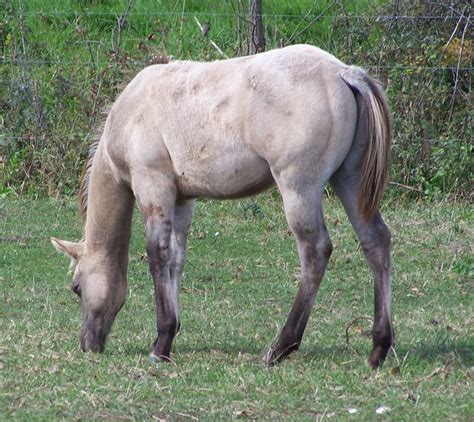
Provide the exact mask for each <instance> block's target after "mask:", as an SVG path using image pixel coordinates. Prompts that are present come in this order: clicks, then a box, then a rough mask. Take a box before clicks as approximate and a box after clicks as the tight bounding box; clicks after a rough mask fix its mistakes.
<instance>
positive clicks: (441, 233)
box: [0, 191, 474, 421]
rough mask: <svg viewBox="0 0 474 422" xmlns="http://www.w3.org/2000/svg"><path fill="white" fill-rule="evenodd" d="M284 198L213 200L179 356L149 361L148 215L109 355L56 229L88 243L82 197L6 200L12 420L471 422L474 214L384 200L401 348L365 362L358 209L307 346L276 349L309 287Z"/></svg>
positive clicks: (339, 240) (199, 232)
mask: <svg viewBox="0 0 474 422" xmlns="http://www.w3.org/2000/svg"><path fill="white" fill-rule="evenodd" d="M280 202H281V201H280V198H279V196H278V194H277V192H276V191H270V192H268V193H266V194H264V195H262V196H259V197H257V198H253V199H248V200H244V201H233V202H217V201H203V202H199V203H198V207H197V210H196V215H195V219H194V224H193V227H192V230H191V233H190V239H189V255H188V262H187V265H186V267H185V273H184V276H183V280H182V286H181V309H182V327H181V331H180V332H179V334H178V336H177V338H176V340H175V343H174V353H173V355H172V356H173V363H170V364H164V363H160V364H150V363H149V361H148V353H149V351H150V346H151V343H152V342H153V340H154V338H155V318H156V316H155V315H156V314H155V305H154V300H153V286H152V281H151V278H150V276H149V274H148V269H147V263H146V259H145V256H144V250H145V248H144V237H143V229H142V225H141V220H140V216H139V215H135V220H136V222H135V226H134V235H133V241H132V249H131V256H130V259H131V260H130V269H129V284H128V297H127V302H126V304H125V307H124V308H123V309H122V311H121V312H120V314H119V315H118V317H117V320H116V324H115V325H114V328H113V330H112V333H111V335H110V337H109V342H108V346H107V348H106V351H105V353H104V354H84V353H82V352H80V351H79V344H78V334H79V327H80V321H81V315H80V304H79V299H78V298H77V297H76V296H75V295H74V294H73V293H72V292H71V291H70V282H71V275H70V274H69V275H68V274H67V268H68V265H69V262H68V260H67V259H66V258H64V257H63V256H61V255H59V254H58V253H57V252H56V251H55V250H54V249H53V247H52V246H51V244H50V243H49V237H50V236H56V237H59V238H65V239H70V240H73V239H78V238H80V236H81V227H80V223H79V219H78V217H77V214H76V203H75V202H74V201H73V200H53V199H38V200H32V199H12V198H7V199H5V198H4V199H2V201H1V203H0V216H1V226H2V227H1V244H0V248H1V249H0V267H1V268H0V281H1V290H0V300H1V309H0V316H1V332H0V353H1V366H0V369H1V379H0V382H1V393H0V394H1V395H0V397H1V411H0V413H1V418H2V419H17V420H50V419H68V420H74V419H81V420H93V419H99V418H104V419H110V420H130V419H143V420H187V419H191V420H196V419H199V420H206V419H232V418H236V419H237V418H242V419H272V420H326V419H333V420H344V419H350V420H363V421H367V420H401V421H407V420H420V421H432V420H472V419H473V418H474V398H473V391H474V389H473V387H472V384H473V375H474V341H473V327H474V314H473V287H474V285H473V259H472V255H473V250H472V245H473V215H472V205H471V204H468V203H453V202H429V203H424V202H410V203H407V202H405V203H401V202H398V201H396V200H386V201H385V202H384V207H383V213H384V216H385V218H386V220H387V222H388V224H389V226H390V227H391V230H392V233H393V267H394V271H393V314H394V327H395V330H396V341H397V344H396V347H395V353H390V355H389V357H388V360H387V362H386V364H385V365H384V367H383V368H382V369H380V370H377V371H372V370H371V369H369V368H368V366H367V365H366V358H367V356H368V354H369V352H370V348H371V338H370V329H371V318H372V314H373V290H372V281H371V277H370V275H369V272H368V270H367V267H366V264H365V261H364V259H363V256H362V254H361V251H360V250H359V247H358V243H357V241H356V238H355V235H354V234H353V232H352V229H351V227H350V225H349V223H348V222H347V219H346V217H345V214H344V212H343V210H342V209H341V207H340V206H339V204H338V203H337V201H336V200H335V199H333V198H330V197H328V198H326V199H325V215H326V220H327V226H328V229H329V231H330V234H331V237H332V240H333V243H334V253H333V256H332V258H331V260H330V264H329V267H328V270H327V273H326V277H325V279H324V280H323V283H322V286H321V289H320V292H319V295H318V298H317V301H316V304H315V306H314V309H313V314H312V317H311V319H310V323H309V325H308V327H307V330H306V334H305V337H304V341H303V343H302V346H301V348H300V350H299V351H298V352H297V353H296V354H294V355H293V356H292V357H291V358H290V359H289V360H287V361H285V362H283V363H282V364H280V365H279V366H276V367H274V368H267V367H265V366H263V365H262V364H261V357H262V355H263V353H264V352H265V351H266V349H267V347H268V346H269V345H270V344H271V342H272V341H273V339H274V337H275V336H276V334H277V333H278V331H279V328H280V327H281V326H282V324H283V323H284V321H285V318H286V316H287V314H288V312H289V309H290V307H291V304H292V300H293V297H294V295H295V293H296V289H297V285H298V260H297V257H296V251H295V245H294V242H293V239H292V236H291V234H290V232H289V231H288V228H287V226H286V223H285V218H284V215H283V212H282V210H281V204H280Z"/></svg>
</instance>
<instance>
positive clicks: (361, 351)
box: [124, 336, 474, 367]
mask: <svg viewBox="0 0 474 422" xmlns="http://www.w3.org/2000/svg"><path fill="white" fill-rule="evenodd" d="M239 340H241V341H239ZM400 343H401V344H400V345H399V346H398V345H395V347H394V349H393V350H392V351H391V352H390V353H389V357H388V359H393V360H394V361H395V362H396V363H397V366H398V364H407V363H409V362H417V361H425V362H430V363H434V362H439V361H449V360H452V359H454V358H456V359H457V360H458V361H459V362H460V363H461V364H462V365H465V366H467V367H472V366H474V348H473V347H472V345H471V344H470V343H469V339H468V338H456V339H449V341H447V339H446V337H442V336H438V337H436V336H434V337H432V338H430V339H429V340H426V341H423V342H419V343H417V344H413V345H410V344H406V343H403V342H400ZM270 346H271V345H270V344H265V345H263V344H262V343H261V342H256V341H255V342H251V341H249V339H247V338H244V337H242V338H241V339H236V338H234V339H233V341H232V342H229V341H225V340H223V341H211V342H206V343H203V342H202V343H193V342H191V341H186V342H185V343H180V342H179V340H178V341H177V342H176V344H175V347H174V351H173V355H175V356H176V355H180V354H183V355H190V354H200V355H203V354H204V355H205V354H207V355H209V356H217V358H218V359H219V360H225V361H228V362H229V363H232V362H248V363H255V364H260V363H262V362H263V357H264V355H265V353H266V352H267V350H268V349H269V348H270ZM151 347H152V346H151V342H150V345H149V346H148V347H146V346H138V345H129V346H126V347H125V349H124V352H125V353H126V354H129V355H142V356H146V355H148V354H149V353H150V351H151ZM369 353H370V343H368V344H367V345H365V346H360V347H359V348H354V347H353V346H352V345H349V344H347V343H346V342H344V341H341V343H340V344H338V345H335V346H334V345H331V346H324V345H321V344H313V345H311V344H310V345H308V344H304V342H303V344H302V346H301V347H300V350H299V351H298V353H297V354H295V355H294V357H293V358H292V359H293V360H301V361H304V362H308V361H317V360H335V361H336V360H338V359H339V358H340V357H341V356H342V357H344V359H346V358H347V359H351V358H354V357H355V358H356V360H357V359H360V361H361V362H365V360H366V359H367V357H368V356H369Z"/></svg>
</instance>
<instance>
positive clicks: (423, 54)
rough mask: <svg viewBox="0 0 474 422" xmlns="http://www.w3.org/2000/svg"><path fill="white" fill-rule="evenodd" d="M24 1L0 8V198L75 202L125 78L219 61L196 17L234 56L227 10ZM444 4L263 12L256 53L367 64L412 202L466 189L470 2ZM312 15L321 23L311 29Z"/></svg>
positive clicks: (398, 174)
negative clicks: (154, 64) (95, 136)
mask: <svg viewBox="0 0 474 422" xmlns="http://www.w3.org/2000/svg"><path fill="white" fill-rule="evenodd" d="M25 3H26V2H25ZM27 3H28V4H27V8H26V9H25V10H21V9H20V8H19V7H18V6H17V5H16V4H15V5H13V4H12V3H5V4H6V7H5V9H4V10H3V11H2V12H0V13H1V14H2V20H1V22H2V23H1V24H0V44H1V48H2V57H3V58H4V63H2V65H1V71H2V73H1V80H2V90H1V92H0V166H1V174H2V181H1V185H0V186H1V187H0V189H1V191H0V193H1V192H4V193H5V192H17V193H23V192H31V193H38V192H44V193H47V194H49V195H57V194H70V193H73V192H75V191H76V189H77V186H78V179H79V176H80V173H81V168H82V164H83V162H84V160H85V158H86V156H87V151H88V146H89V142H90V135H89V134H90V133H91V132H92V131H93V130H92V128H93V127H94V126H95V125H96V124H97V120H98V119H99V116H100V111H101V110H102V109H103V107H104V106H105V105H106V104H108V103H109V102H111V101H112V100H113V99H114V98H115V96H116V95H117V92H118V91H119V90H120V86H121V85H122V84H123V80H126V79H127V78H128V76H127V75H129V74H133V73H135V72H136V71H137V70H139V69H140V68H142V67H144V66H145V65H147V64H148V63H150V61H152V60H153V58H154V57H156V56H158V55H160V54H162V53H163V52H167V53H168V54H172V55H174V56H177V57H179V58H185V59H195V60H214V59H218V58H221V57H220V55H219V53H218V52H217V51H216V50H215V49H214V48H213V47H212V45H211V44H210V43H209V41H208V39H207V38H205V37H203V36H202V34H201V33H200V31H199V30H198V28H197V25H196V23H195V21H194V14H196V16H197V17H198V18H199V19H200V20H201V21H202V22H206V21H208V22H209V23H210V24H211V31H210V34H209V35H210V37H211V38H212V39H213V40H214V41H216V43H217V44H218V45H219V46H220V47H221V48H222V49H223V50H224V52H225V54H227V55H228V56H234V55H236V54H238V53H245V43H246V30H245V29H246V28H245V25H246V24H245V20H244V19H241V20H240V21H239V24H240V28H241V32H240V34H239V33H237V28H238V26H237V19H236V17H235V15H234V13H235V11H236V10H237V9H238V7H241V6H242V3H241V2H238V1H233V2H216V4H211V3H210V2H208V4H206V6H207V7H203V6H202V3H201V2H199V1H192V0H189V1H187V2H186V3H185V4H186V10H185V12H186V13H184V14H183V13H182V9H181V6H182V5H180V3H179V2H174V1H173V2H171V1H170V2H160V4H158V5H154V6H153V7H154V9H151V5H150V2H146V1H139V0H136V1H135V2H134V3H133V7H132V8H131V9H130V10H129V9H128V7H127V3H124V2H123V1H119V0H101V1H99V0H97V1H94V2H92V3H91V5H90V7H89V8H88V9H85V8H84V7H83V6H81V5H82V4H83V3H82V2H75V1H73V0H67V1H64V2H63V3H62V7H63V10H67V11H68V12H67V13H58V11H57V10H56V8H55V6H54V5H53V6H51V5H50V4H49V2H45V1H44V0H31V1H29V2H27ZM374 3H375V4H376V5H377V4H378V6H377V7H376V8H372V7H371V6H370V4H374ZM444 3H446V2H431V1H428V0H411V1H409V0H398V1H393V2H392V1H386V0H385V1H384V0H380V1H378V2H377V1H376V2H373V1H372V2H369V1H364V2H357V4H358V5H359V6H358V7H359V9H355V6H354V4H355V3H353V2H350V3H349V2H348V3H347V5H345V3H344V2H335V3H329V2H328V3H326V4H320V5H315V3H314V2H313V1H309V0H299V1H296V2H293V3H291V4H290V3H287V2H270V1H269V2H265V0H264V2H263V4H264V13H266V14H267V16H265V17H264V24H265V25H266V33H267V48H274V47H277V46H279V45H286V44H290V43H298V42H307V43H311V44H314V45H318V46H320V47H322V48H325V49H326V50H329V51H331V52H332V53H334V54H335V55H336V56H338V57H340V58H341V59H343V60H344V61H346V62H347V63H353V64H358V65H360V66H363V67H367V66H369V70H370V71H371V73H372V74H376V75H377V76H378V77H379V78H380V79H381V80H382V82H383V83H384V84H385V85H386V87H387V93H388V96H389V100H390V103H391V106H392V110H393V116H394V128H395V131H394V134H395V136H394V144H393V149H392V181H393V184H392V187H393V188H394V189H397V190H398V189H402V191H403V192H405V193H408V194H410V195H423V196H425V195H428V196H430V197H432V196H438V195H461V196H468V195H470V192H471V190H472V186H471V182H470V181H471V180H472V173H473V169H472V160H471V159H470V157H471V156H472V152H473V150H472V149H473V147H472V143H471V139H472V132H471V126H472V113H471V112H470V111H471V110H472V104H471V102H470V86H471V72H470V70H472V42H471V41H469V40H468V37H467V36H466V33H467V24H468V21H467V19H466V16H467V14H468V12H469V9H468V2H467V1H460V0H453V1H451V2H449V4H444ZM19 4H20V5H21V4H22V3H21V2H20V3H19ZM33 12H35V13H33ZM90 12H93V13H90ZM163 12H165V13H164V14H163ZM308 12H310V13H309V14H308ZM153 13H155V14H153ZM203 13H208V15H203ZM321 13H322V14H323V15H326V16H328V17H325V18H323V17H320V18H318V19H315V17H316V16H318V15H320V14H321ZM288 14H296V15H297V16H295V17H292V18H290V17H288V16H286V15H288ZM399 16H405V17H406V16H412V17H413V18H409V19H407V18H399ZM370 66H372V67H370Z"/></svg>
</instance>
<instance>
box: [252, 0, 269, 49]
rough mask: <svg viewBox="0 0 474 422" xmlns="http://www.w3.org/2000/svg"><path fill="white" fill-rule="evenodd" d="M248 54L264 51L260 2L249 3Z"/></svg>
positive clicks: (263, 30) (254, 0)
mask: <svg viewBox="0 0 474 422" xmlns="http://www.w3.org/2000/svg"><path fill="white" fill-rule="evenodd" d="M250 19H251V23H250V34H249V53H250V54H256V53H261V52H262V51H265V29H264V27H263V21H262V0H251V1H250Z"/></svg>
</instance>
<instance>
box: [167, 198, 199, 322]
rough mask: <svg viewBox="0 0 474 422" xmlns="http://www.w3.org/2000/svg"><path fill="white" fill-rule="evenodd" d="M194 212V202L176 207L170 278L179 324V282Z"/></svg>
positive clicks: (181, 202)
mask: <svg viewBox="0 0 474 422" xmlns="http://www.w3.org/2000/svg"><path fill="white" fill-rule="evenodd" d="M193 212H194V200H187V201H179V202H177V203H176V205H175V211H174V222H173V232H172V235H171V255H172V256H171V267H170V278H171V285H172V289H173V300H174V301H175V302H176V303H178V306H177V307H176V312H177V314H176V318H177V320H178V328H177V330H179V327H180V325H181V324H180V322H179V281H180V278H181V271H182V269H183V266H184V262H185V260H186V240H187V237H188V231H189V227H190V226H191V220H192V218H193Z"/></svg>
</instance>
